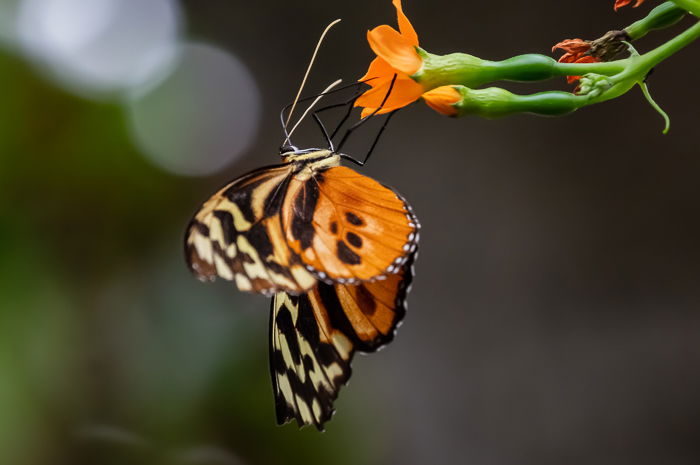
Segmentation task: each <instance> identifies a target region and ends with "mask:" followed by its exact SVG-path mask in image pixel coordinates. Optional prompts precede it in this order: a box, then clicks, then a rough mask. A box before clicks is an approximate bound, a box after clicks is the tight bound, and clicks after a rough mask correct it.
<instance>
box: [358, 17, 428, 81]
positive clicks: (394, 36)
mask: <svg viewBox="0 0 700 465" xmlns="http://www.w3.org/2000/svg"><path fill="white" fill-rule="evenodd" d="M367 40H368V41H369V46H370V47H372V50H373V51H374V53H376V54H377V56H379V57H381V58H383V59H384V60H386V61H387V63H389V64H390V65H391V66H392V67H393V68H394V69H396V70H397V71H400V72H402V73H406V74H407V75H409V76H410V75H412V74H415V73H416V72H418V70H419V69H420V68H421V66H423V59H422V58H421V57H420V56H419V55H418V52H416V46H415V45H414V44H413V43H412V42H411V41H410V40H408V39H406V38H405V37H404V36H402V35H401V34H400V33H399V32H398V31H397V30H395V29H393V28H391V27H389V26H387V25H385V24H383V25H381V26H377V27H375V28H374V29H372V30H371V31H368V32H367Z"/></svg>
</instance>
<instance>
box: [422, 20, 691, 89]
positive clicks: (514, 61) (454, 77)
mask: <svg viewBox="0 0 700 465" xmlns="http://www.w3.org/2000/svg"><path fill="white" fill-rule="evenodd" d="M698 37H700V22H698V23H697V24H695V25H693V26H691V27H690V28H688V29H686V30H685V31H684V32H682V33H681V34H679V35H677V36H676V37H674V38H673V39H671V40H669V41H668V42H666V43H665V44H663V45H661V46H659V47H657V48H655V49H654V50H652V51H650V52H647V53H645V54H644V55H641V56H637V57H630V58H625V59H623V60H615V61H609V62H600V63H559V62H557V61H556V60H554V59H553V58H550V57H548V56H545V55H540V54H534V53H533V54H526V55H518V56H515V57H512V58H509V59H507V60H503V61H488V60H482V59H480V58H478V57H475V56H473V55H468V54H466V53H452V54H449V55H433V54H430V53H428V52H426V51H424V50H422V49H417V51H418V53H419V54H420V55H421V58H422V59H423V67H422V68H421V70H420V71H419V72H418V73H416V74H415V75H413V76H411V77H412V78H413V79H414V80H416V81H417V82H418V83H420V84H421V85H422V86H423V88H424V89H425V90H426V91H427V90H430V89H434V88H436V87H439V86H444V85H459V84H461V85H464V86H466V87H469V88H477V87H481V86H483V85H485V84H488V83H491V82H495V81H541V80H545V79H550V78H552V77H555V76H583V75H585V74H589V73H595V74H601V75H605V76H610V77H611V79H612V81H613V84H616V83H619V82H621V81H623V80H626V79H628V78H629V77H630V76H638V77H639V76H641V77H642V78H643V77H644V76H645V75H646V74H647V73H648V72H649V71H650V70H651V69H652V68H653V67H654V66H656V65H658V64H659V63H661V62H662V61H663V60H665V59H666V58H668V57H670V56H671V55H673V54H674V53H676V52H678V51H679V50H681V49H682V48H684V47H685V46H687V45H688V44H690V43H691V42H693V41H694V40H696V39H697V38H698Z"/></svg>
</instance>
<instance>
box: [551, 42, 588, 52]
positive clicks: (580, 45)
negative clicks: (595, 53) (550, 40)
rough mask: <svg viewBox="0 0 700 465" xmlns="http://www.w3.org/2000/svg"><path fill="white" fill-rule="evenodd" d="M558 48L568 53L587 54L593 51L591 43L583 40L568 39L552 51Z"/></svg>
mask: <svg viewBox="0 0 700 465" xmlns="http://www.w3.org/2000/svg"><path fill="white" fill-rule="evenodd" d="M558 48H560V49H562V50H564V51H565V52H567V53H574V54H577V53H585V52H587V51H589V50H590V49H591V43H590V42H588V41H586V40H583V39H566V40H562V41H561V42H559V43H558V44H556V45H555V46H554V47H552V51H555V50H556V49H558Z"/></svg>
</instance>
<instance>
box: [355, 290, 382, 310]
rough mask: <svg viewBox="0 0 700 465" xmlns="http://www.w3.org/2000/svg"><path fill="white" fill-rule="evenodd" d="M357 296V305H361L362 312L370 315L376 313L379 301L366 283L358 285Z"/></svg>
mask: <svg viewBox="0 0 700 465" xmlns="http://www.w3.org/2000/svg"><path fill="white" fill-rule="evenodd" d="M355 296H356V298H357V305H358V306H359V307H360V310H362V313H364V314H365V315H368V316H372V315H374V312H376V311H377V301H376V300H375V298H374V296H373V295H372V293H371V292H369V291H368V290H367V288H366V287H365V286H364V284H360V285H358V286H357V287H356V290H355Z"/></svg>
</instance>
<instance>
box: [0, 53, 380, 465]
mask: <svg viewBox="0 0 700 465" xmlns="http://www.w3.org/2000/svg"><path fill="white" fill-rule="evenodd" d="M0 76H2V89H3V90H4V94H5V96H4V98H3V103H2V107H0V295H1V296H2V304H1V305H0V411H2V412H3V414H2V415H0V463H12V464H15V465H20V464H41V463H50V464H61V463H73V464H75V463H94V464H105V465H107V464H138V463H144V464H146V463H147V464H151V465H154V464H159V463H163V464H185V463H187V464H219V463H221V464H228V463H236V464H237V463H251V464H279V463H287V464H305V465H308V464H313V463H327V462H328V461H329V458H330V457H332V462H333V463H335V464H346V463H347V464H351V463H352V464H357V463H362V464H367V465H369V464H371V463H380V462H381V457H382V455H383V453H384V452H382V446H381V444H382V441H381V440H380V439H379V437H378V435H380V432H379V429H378V427H377V426H375V425H374V424H372V423H371V422H368V421H367V419H363V418H359V417H353V415H352V413H351V411H352V405H350V404H349V403H348V402H347V399H342V400H341V402H340V404H341V408H343V409H344V410H345V412H344V413H345V414H344V415H343V416H341V417H339V418H336V419H334V420H333V422H332V423H331V424H330V425H329V431H328V432H326V433H324V434H319V433H318V432H316V431H315V430H311V429H305V430H302V431H298V429H297V427H296V426H295V425H291V426H286V427H283V428H279V427H276V426H275V425H274V412H273V398H272V392H271V387H270V381H269V377H268V371H267V363H268V362H267V328H266V325H267V321H266V319H267V305H268V302H267V299H264V298H263V297H260V296H249V295H241V294H239V293H237V292H236V291H235V290H234V289H233V288H232V287H231V286H230V285H228V286H227V285H225V284H222V283H217V284H216V285H210V286H205V285H203V284H202V283H199V282H197V281H196V280H194V279H193V278H192V277H191V276H190V275H189V273H188V272H187V270H186V267H185V264H184V260H183V258H182V249H181V240H182V234H183V230H184V226H185V224H186V221H187V220H188V216H189V214H190V213H191V212H192V210H193V209H194V207H195V206H196V202H197V201H201V200H202V198H203V196H205V195H206V193H207V192H211V191H212V190H213V189H214V188H215V187H216V186H214V185H212V183H211V181H208V180H206V179H204V180H191V179H185V178H179V177H176V176H172V175H168V174H165V173H163V172H162V171H160V170H158V169H157V168H155V167H153V166H152V165H151V164H149V163H148V162H147V161H146V159H145V158H144V157H143V156H142V155H141V154H140V153H138V151H137V150H136V149H135V148H134V147H133V145H132V143H131V142H130V140H129V136H128V132H127V130H126V126H125V120H124V115H123V110H122V108H121V107H120V106H119V105H118V104H115V103H110V102H93V101H88V100H83V99H80V98H77V97H73V96H70V95H68V94H66V93H63V92H61V91H59V90H57V89H56V88H55V87H54V86H52V85H51V84H49V83H48V82H47V81H46V80H44V79H43V78H42V77H40V76H39V75H38V74H37V73H35V72H34V71H33V70H32V69H31V67H30V66H29V65H27V64H26V63H25V62H24V61H23V60H21V59H20V58H18V57H16V56H13V55H11V54H9V53H0ZM341 450H342V451H343V452H342V454H339V453H338V451H341Z"/></svg>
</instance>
